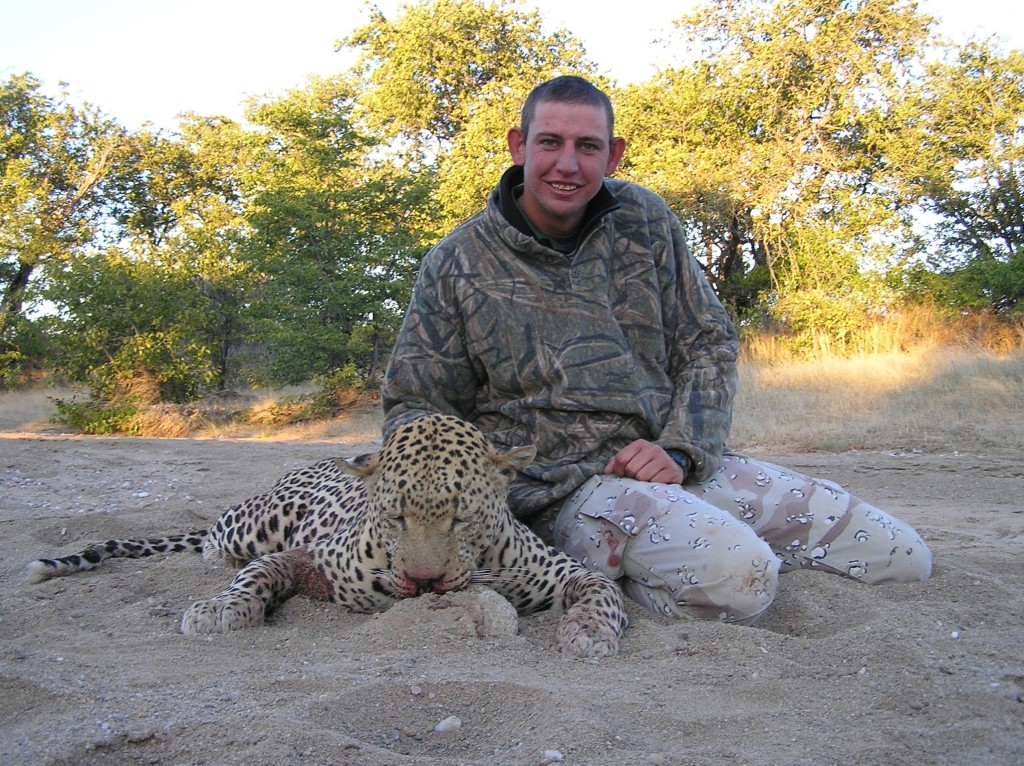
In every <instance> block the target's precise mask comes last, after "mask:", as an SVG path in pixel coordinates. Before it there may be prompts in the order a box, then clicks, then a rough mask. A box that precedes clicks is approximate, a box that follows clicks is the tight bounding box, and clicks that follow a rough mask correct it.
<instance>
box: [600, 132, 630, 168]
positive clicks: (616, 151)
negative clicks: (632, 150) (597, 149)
mask: <svg viewBox="0 0 1024 766" xmlns="http://www.w3.org/2000/svg"><path fill="white" fill-rule="evenodd" d="M608 149H609V152H608V166H607V167H606V168H605V171H604V174H605V175H606V176H610V175H612V174H613V173H614V172H615V171H616V170H617V169H618V167H619V163H620V162H622V155H624V154H625V153H626V139H624V138H622V137H621V136H616V137H615V138H613V139H612V142H611V144H610V145H609V146H608Z"/></svg>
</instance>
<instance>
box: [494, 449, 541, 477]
mask: <svg viewBox="0 0 1024 766" xmlns="http://www.w3.org/2000/svg"><path fill="white" fill-rule="evenodd" d="M535 457H537V448H536V447H534V446H533V445H532V444H530V445H527V446H526V447H516V448H515V449H510V450H508V451H507V452H496V453H495V455H494V457H493V460H494V465H495V466H496V467H497V468H498V469H499V470H502V471H505V472H507V473H508V474H509V475H511V474H513V473H515V472H516V471H518V470H520V469H523V468H526V466H528V465H529V464H530V463H532V462H533V459H534V458H535Z"/></svg>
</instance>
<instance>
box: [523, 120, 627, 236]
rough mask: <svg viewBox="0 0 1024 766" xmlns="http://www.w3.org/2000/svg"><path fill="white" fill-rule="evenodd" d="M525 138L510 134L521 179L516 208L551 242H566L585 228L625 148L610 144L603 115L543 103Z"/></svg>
mask: <svg viewBox="0 0 1024 766" xmlns="http://www.w3.org/2000/svg"><path fill="white" fill-rule="evenodd" d="M529 131H530V132H529V135H528V136H526V137H525V138H524V136H523V133H522V130H520V129H519V128H513V129H512V130H510V131H509V133H508V148H509V151H510V152H511V154H512V161H513V162H514V163H515V164H516V165H522V166H523V171H524V175H525V182H524V184H523V196H522V197H520V198H519V204H520V206H521V207H522V209H523V212H524V213H525V214H526V216H527V218H529V219H530V222H531V223H532V224H533V225H534V226H536V227H537V229H539V230H540V231H541V232H542V233H544V234H546V235H548V236H550V237H568V236H571V235H572V234H574V233H575V232H576V231H577V230H578V229H579V227H580V226H581V225H582V223H583V215H584V212H585V210H586V207H587V203H588V202H590V200H592V199H593V198H594V195H595V194H597V193H598V191H600V189H601V184H602V183H604V178H605V176H607V175H611V174H612V173H613V172H614V171H615V168H617V167H618V165H619V160H621V159H622V153H623V152H624V151H625V148H626V142H625V140H624V139H621V138H615V139H613V138H610V136H609V130H608V117H607V115H606V114H605V111H604V109H601V108H600V107H597V106H589V105H586V104H563V103H559V102H557V101H542V102H540V103H539V104H537V109H536V112H535V113H534V117H533V121H532V122H531V123H530V127H529Z"/></svg>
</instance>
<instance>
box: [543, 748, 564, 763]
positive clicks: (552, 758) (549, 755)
mask: <svg viewBox="0 0 1024 766" xmlns="http://www.w3.org/2000/svg"><path fill="white" fill-rule="evenodd" d="M544 760H545V761H546V762H547V763H558V762H560V761H564V760H565V756H564V755H562V754H561V753H560V752H559V751H558V750H545V751H544Z"/></svg>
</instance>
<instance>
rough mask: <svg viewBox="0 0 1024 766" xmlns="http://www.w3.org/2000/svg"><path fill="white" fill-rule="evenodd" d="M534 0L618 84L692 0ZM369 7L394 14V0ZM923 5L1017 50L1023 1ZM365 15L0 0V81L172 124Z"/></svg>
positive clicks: (253, 91) (292, 71)
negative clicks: (27, 83)
mask: <svg viewBox="0 0 1024 766" xmlns="http://www.w3.org/2000/svg"><path fill="white" fill-rule="evenodd" d="M539 4H541V5H544V6H547V8H546V9H545V10H544V11H543V13H544V16H545V18H546V19H547V20H548V21H549V23H550V24H551V25H552V26H560V27H565V28H567V29H568V30H569V31H571V32H572V33H574V34H575V35H576V36H577V37H579V38H580V39H581V40H582V41H583V42H584V44H585V45H586V48H587V51H588V53H589V54H590V57H591V58H592V59H594V60H595V61H597V62H598V64H599V65H600V66H601V67H602V68H603V69H605V70H606V71H608V72H609V73H610V74H611V75H612V76H613V77H614V78H615V79H617V80H618V81H619V82H620V83H621V84H624V83H628V82H636V81H640V80H643V79H646V78H647V77H648V76H650V75H651V74H652V73H653V71H654V70H653V65H654V64H655V63H656V62H658V61H661V62H662V63H664V62H665V61H667V60H670V59H666V53H665V51H664V49H663V48H661V47H660V46H658V45H655V44H654V43H652V42H651V41H652V40H653V39H654V38H656V37H657V36H658V35H659V33H665V32H668V31H669V30H670V29H671V21H672V20H673V19H674V18H677V17H678V16H680V15H681V14H682V13H684V12H685V11H686V10H687V9H688V8H690V7H691V6H692V5H693V4H694V3H693V2H691V0H674V1H672V0H669V1H668V2H664V1H658V0H655V1H653V2H648V1H647V0H640V1H639V2H632V3H623V2H618V3H616V4H615V5H604V4H602V3H600V2H599V1H598V0H557V2H539ZM377 5H378V6H379V7H381V8H382V9H383V10H384V11H385V13H389V15H390V12H391V11H393V9H394V8H395V7H397V5H398V2H397V0H378V2H377ZM524 5H525V6H526V7H530V8H532V7H536V6H537V5H538V0H527V1H526V2H525V3H524ZM598 6H603V7H604V8H605V10H601V9H599V7H598ZM919 7H920V8H921V9H922V10H923V11H925V12H926V13H930V14H931V15H933V16H936V17H938V18H939V19H940V20H941V22H942V23H941V26H940V31H941V32H943V33H944V34H946V35H948V36H950V37H953V38H954V39H957V40H964V39H966V37H967V36H969V35H970V34H981V35H984V36H988V35H991V34H998V35H1000V36H1001V37H1002V39H1003V41H1004V43H1005V46H1006V47H1007V48H1024V3H1020V2H1011V1H1010V0H967V1H966V2H965V1H964V0H920V2H919ZM367 17H368V14H367V10H366V4H365V3H364V2H363V0H333V1H332V0H287V2H279V1H271V0H0V19H2V20H3V24H2V26H0V79H3V80H5V79H7V77H8V76H10V75H11V74H15V73H20V72H26V71H27V72H31V73H32V74H33V75H35V76H36V77H37V78H38V79H39V80H41V81H42V83H43V87H44V90H45V91H46V92H49V93H54V94H55V93H56V92H57V84H58V83H59V82H62V81H63V82H66V83H68V85H69V88H70V91H71V93H72V94H73V96H75V97H76V98H77V99H80V100H83V101H88V102H89V103H91V104H93V105H94V106H97V107H99V108H100V109H102V110H103V111H104V112H106V113H107V114H109V115H111V116H113V117H115V118H116V119H118V120H119V121H120V122H121V123H123V124H124V125H126V126H127V127H129V128H138V127H140V126H141V125H142V123H144V122H147V121H148V122H152V123H153V124H155V125H157V126H160V127H173V126H174V125H175V122H176V120H175V118H176V116H177V115H178V114H180V113H182V112H187V111H192V112H196V113H198V114H202V115H213V114H222V115H226V116H228V117H232V118H235V119H240V118H241V114H242V108H243V105H244V102H245V100H246V98H247V97H249V96H264V95H267V94H280V93H283V92H284V91H285V90H287V89H289V88H293V87H299V86H301V85H302V84H303V83H304V82H305V78H306V76H307V75H310V74H320V75H330V74H335V73H337V72H339V71H342V70H343V69H345V68H346V67H347V66H348V65H349V64H351V60H350V59H347V58H346V57H345V56H344V55H343V54H341V53H337V52H335V50H334V43H335V42H336V41H337V40H338V39H339V38H341V37H344V36H345V35H347V34H348V33H349V32H351V31H352V30H353V29H355V28H356V27H358V26H359V25H361V24H362V23H364V22H365V20H366V19H367Z"/></svg>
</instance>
